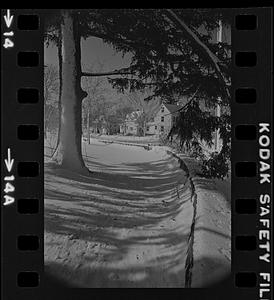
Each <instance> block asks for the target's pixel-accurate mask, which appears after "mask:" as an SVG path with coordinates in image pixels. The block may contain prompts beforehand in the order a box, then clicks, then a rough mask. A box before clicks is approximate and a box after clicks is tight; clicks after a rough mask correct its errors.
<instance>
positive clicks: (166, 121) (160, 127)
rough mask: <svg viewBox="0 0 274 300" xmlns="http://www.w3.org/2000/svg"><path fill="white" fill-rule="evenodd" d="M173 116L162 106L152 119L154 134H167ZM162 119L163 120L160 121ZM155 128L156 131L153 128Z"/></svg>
mask: <svg viewBox="0 0 274 300" xmlns="http://www.w3.org/2000/svg"><path fill="white" fill-rule="evenodd" d="M173 116H175V114H171V113H170V111H169V110H168V109H167V108H166V106H165V105H162V106H161V107H160V109H159V111H158V113H157V114H156V115H155V117H154V131H155V134H161V133H167V132H169V131H170V129H171V127H172V124H173V122H172V118H173ZM162 118H163V120H162ZM155 126H157V129H156V128H155Z"/></svg>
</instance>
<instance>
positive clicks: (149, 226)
mask: <svg viewBox="0 0 274 300" xmlns="http://www.w3.org/2000/svg"><path fill="white" fill-rule="evenodd" d="M44 19H45V20H44V264H45V265H44V270H45V274H47V276H48V277H49V278H51V279H52V280H56V281H58V282H60V283H62V284H63V285H64V286H66V287H71V288H210V287H211V286H213V285H214V284H218V282H220V281H222V280H224V279H225V278H227V277H228V276H229V275H230V273H231V99H232V96H231V56H232V55H231V16H230V10H229V9H217V8H215V9H213V8H212V9H198V8H196V9H122V8H121V9H82V10H77V9H61V10H47V11H46V12H45V18H44Z"/></svg>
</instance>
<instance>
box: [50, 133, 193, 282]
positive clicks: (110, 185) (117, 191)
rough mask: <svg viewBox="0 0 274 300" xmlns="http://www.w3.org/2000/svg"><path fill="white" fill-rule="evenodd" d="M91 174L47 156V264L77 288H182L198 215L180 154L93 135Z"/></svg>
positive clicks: (86, 151) (87, 151)
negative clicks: (61, 165) (64, 167)
mask: <svg viewBox="0 0 274 300" xmlns="http://www.w3.org/2000/svg"><path fill="white" fill-rule="evenodd" d="M83 156H84V159H85V162H86V164H87V166H88V167H89V168H90V170H92V171H93V173H92V174H91V175H90V176H88V177H86V176H81V175H78V174H75V173H72V172H69V171H65V170H62V169H58V168H57V167H56V166H55V165H53V164H52V163H50V162H49V161H48V158H46V161H45V244H44V246H45V249H44V253H45V266H46V267H45V268H46V272H47V273H48V274H51V275H54V276H55V277H57V278H58V279H60V280H62V281H63V282H66V283H69V284H70V285H73V286H79V287H184V284H185V260H186V251H187V246H188V236H189V233H190V227H191V221H192V217H193V206H192V203H191V202H190V190H189V188H188V186H187V185H184V183H185V182H186V177H185V175H184V172H182V170H181V169H180V168H179V164H178V162H177V160H176V159H174V158H172V157H171V156H170V155H168V154H167V153H166V152H165V151H164V150H163V149H161V148H160V147H156V148H155V149H154V150H150V151H148V150H145V149H143V148H140V147H134V146H131V147H127V146H123V145H117V144H105V143H101V142H100V141H97V140H95V139H94V140H92V144H91V145H88V144H86V143H84V145H83Z"/></svg>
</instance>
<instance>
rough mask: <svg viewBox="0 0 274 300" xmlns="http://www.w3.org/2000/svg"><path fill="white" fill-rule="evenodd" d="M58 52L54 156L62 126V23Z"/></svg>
mask: <svg viewBox="0 0 274 300" xmlns="http://www.w3.org/2000/svg"><path fill="white" fill-rule="evenodd" d="M57 54H58V65H59V95H58V131H57V139H56V145H55V149H54V152H53V156H54V155H55V152H56V150H57V148H58V145H59V142H60V128H61V111H62V106H61V98H62V63H63V59H62V33H61V25H60V28H59V39H58V43H57Z"/></svg>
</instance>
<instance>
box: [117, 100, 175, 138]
mask: <svg viewBox="0 0 274 300" xmlns="http://www.w3.org/2000/svg"><path fill="white" fill-rule="evenodd" d="M179 109H180V106H178V105H174V104H166V103H162V105H161V106H160V107H159V109H158V110H157V111H156V112H155V113H154V116H153V117H152V118H151V120H150V121H149V122H147V123H146V124H145V126H141V125H140V122H138V119H139V118H140V117H141V115H142V112H141V111H140V110H137V111H134V112H132V113H131V114H128V115H127V116H126V119H125V122H124V124H122V125H120V133H123V134H125V135H127V134H131V135H143V134H144V128H143V127H145V134H146V135H159V134H163V133H168V132H169V131H170V129H171V128H172V126H173V124H174V122H175V121H176V118H177V115H178V113H177V112H178V111H179Z"/></svg>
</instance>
